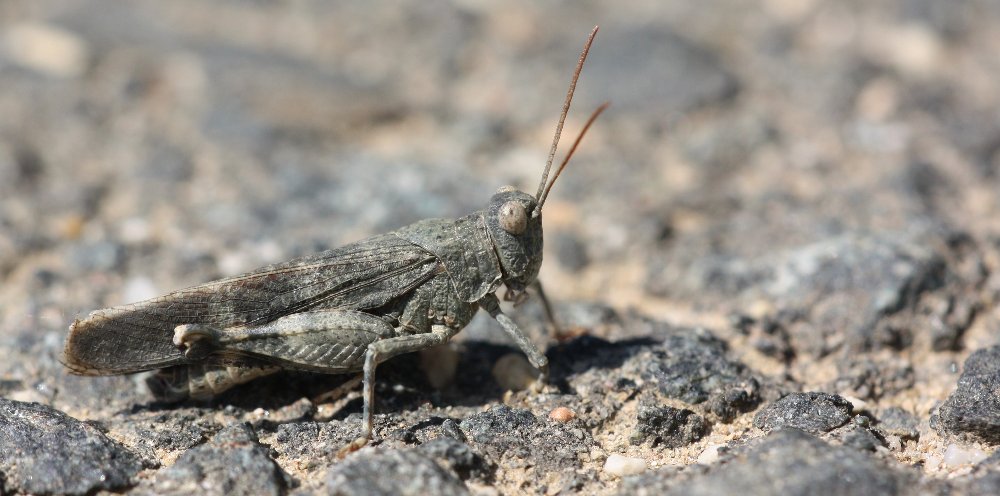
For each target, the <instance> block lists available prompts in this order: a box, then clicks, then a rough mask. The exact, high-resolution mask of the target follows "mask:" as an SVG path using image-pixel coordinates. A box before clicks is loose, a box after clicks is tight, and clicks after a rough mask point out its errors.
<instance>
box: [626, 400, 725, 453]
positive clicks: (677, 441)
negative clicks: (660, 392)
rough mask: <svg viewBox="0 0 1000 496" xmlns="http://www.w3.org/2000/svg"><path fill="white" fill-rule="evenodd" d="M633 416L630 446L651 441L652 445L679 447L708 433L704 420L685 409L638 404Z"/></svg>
mask: <svg viewBox="0 0 1000 496" xmlns="http://www.w3.org/2000/svg"><path fill="white" fill-rule="evenodd" d="M636 417H637V419H636V420H637V425H636V433H635V435H633V436H632V439H631V441H632V444H641V443H642V442H643V441H646V440H651V441H652V444H653V446H657V445H660V444H662V445H663V446H665V447H667V448H680V447H681V446H686V445H688V444H691V443H693V442H695V441H697V440H699V439H701V438H702V437H703V436H704V435H705V433H706V431H707V430H708V423H707V422H705V419H704V418H702V416H701V415H698V414H696V413H694V412H693V411H691V410H688V409H681V408H674V407H670V406H658V405H647V404H641V405H639V411H638V413H637V414H636Z"/></svg>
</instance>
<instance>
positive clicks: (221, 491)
mask: <svg viewBox="0 0 1000 496" xmlns="http://www.w3.org/2000/svg"><path fill="white" fill-rule="evenodd" d="M269 451H270V450H269V449H268V448H267V447H266V446H264V445H262V444H260V442H259V441H258V440H257V435H256V434H255V433H254V432H253V429H251V428H250V426H249V425H246V424H233V425H231V426H229V427H226V428H224V429H222V430H221V431H219V433H218V434H216V435H215V437H213V438H212V439H211V440H210V441H209V442H208V443H206V444H203V445H200V446H197V447H194V448H191V449H189V450H187V451H185V452H184V454H183V455H181V456H180V458H178V459H177V462H176V463H174V464H173V465H172V466H170V468H168V469H165V470H162V471H160V472H158V473H157V474H156V477H155V478H154V479H153V481H152V482H151V483H150V484H148V485H146V486H145V487H142V488H140V489H142V490H144V491H146V492H149V493H152V494H171V495H186V494H218V495H226V496H229V495H251V494H253V495H259V494H260V495H266V494H274V495H277V494H283V493H284V492H285V490H286V489H287V486H288V481H287V480H286V479H287V476H286V475H285V473H284V472H283V471H282V470H281V468H280V467H278V465H277V464H276V463H275V462H274V460H272V459H271V456H270V453H269ZM140 492H143V491H140Z"/></svg>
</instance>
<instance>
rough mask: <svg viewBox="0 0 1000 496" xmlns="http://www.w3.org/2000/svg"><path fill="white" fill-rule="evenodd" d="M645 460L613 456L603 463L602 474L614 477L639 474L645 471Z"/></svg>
mask: <svg viewBox="0 0 1000 496" xmlns="http://www.w3.org/2000/svg"><path fill="white" fill-rule="evenodd" d="M647 468H648V467H647V465H646V460H643V459H642V458H631V457H627V456H622V455H619V454H614V455H611V456H609V457H608V459H607V460H606V461H605V462H604V472H606V473H608V474H611V475H614V476H616V477H624V476H626V475H635V474H641V473H643V472H645V471H646V469H647Z"/></svg>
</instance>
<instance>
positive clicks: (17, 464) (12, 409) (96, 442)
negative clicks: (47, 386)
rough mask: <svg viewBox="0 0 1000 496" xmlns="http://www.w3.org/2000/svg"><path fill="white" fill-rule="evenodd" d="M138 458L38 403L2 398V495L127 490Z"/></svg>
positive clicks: (91, 428)
mask: <svg viewBox="0 0 1000 496" xmlns="http://www.w3.org/2000/svg"><path fill="white" fill-rule="evenodd" d="M141 468H142V466H141V464H140V463H139V457H137V456H136V455H134V454H133V453H131V452H130V451H129V450H127V449H125V448H124V447H123V446H122V445H120V444H118V443H117V442H115V441H113V440H111V439H108V437H107V436H105V435H104V433H103V432H101V430H100V429H98V428H97V427H96V426H94V425H90V424H88V423H85V422H80V421H79V420H76V419H74V418H72V417H70V416H68V415H66V414H65V413H62V412H60V411H58V410H54V409H52V408H51V407H48V406H45V405H40V404H38V403H22V402H20V401H11V400H7V399H3V398H0V489H2V490H3V492H4V493H7V492H10V493H15V492H17V493H31V494H90V493H93V492H95V491H98V490H106V491H111V490H121V489H125V488H127V487H129V486H130V485H131V484H132V483H133V481H134V480H135V476H136V474H138V473H139V470H140V469H141Z"/></svg>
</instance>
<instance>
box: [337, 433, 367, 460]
mask: <svg viewBox="0 0 1000 496" xmlns="http://www.w3.org/2000/svg"><path fill="white" fill-rule="evenodd" d="M366 444H368V438H367V437H364V436H362V437H359V438H357V439H355V440H354V441H351V442H350V443H348V444H347V446H344V447H343V448H340V451H338V452H337V459H338V460H343V459H344V457H346V456H347V455H349V454H351V453H354V452H355V451H357V450H359V449H361V448H364V447H365V445H366Z"/></svg>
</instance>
